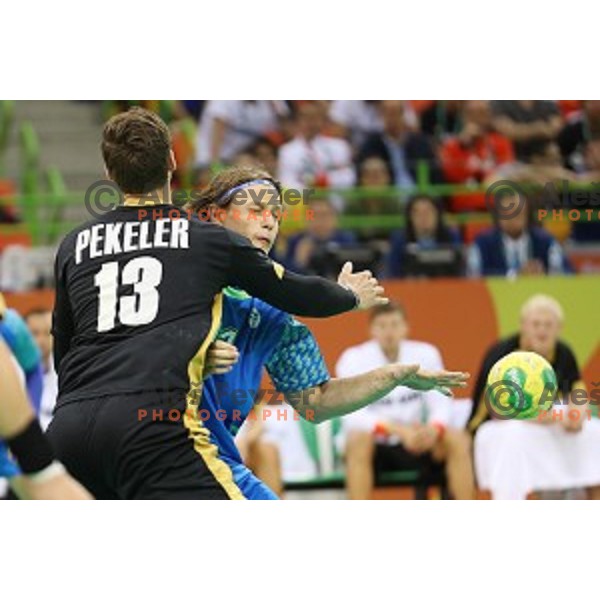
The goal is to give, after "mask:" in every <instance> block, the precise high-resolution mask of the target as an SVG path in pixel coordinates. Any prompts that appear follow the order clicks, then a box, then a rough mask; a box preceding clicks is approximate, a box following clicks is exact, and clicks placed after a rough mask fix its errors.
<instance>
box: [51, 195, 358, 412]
mask: <svg viewBox="0 0 600 600" xmlns="http://www.w3.org/2000/svg"><path fill="white" fill-rule="evenodd" d="M55 270H56V273H55V275H56V303H55V310H54V322H53V333H54V337H55V347H54V353H55V364H56V367H57V369H58V375H59V389H60V394H59V398H58V405H59V406H60V405H61V404H65V403H66V402H69V401H71V400H78V399H84V398H94V397H99V396H105V395H120V394H127V393H136V392H161V391H169V390H182V389H189V387H190V382H191V380H192V377H191V375H190V369H191V368H195V369H196V371H198V370H199V369H201V368H202V366H203V360H204V354H205V352H206V349H207V346H208V344H209V342H210V341H212V337H213V335H214V334H215V333H216V330H217V329H218V326H219V322H220V304H221V294H220V292H221V290H222V288H223V287H225V286H228V285H232V286H237V287H240V288H242V289H244V290H246V291H247V292H248V293H249V294H251V295H253V296H257V297H258V298H261V299H263V300H265V301H266V302H268V303H270V304H272V305H273V306H275V307H277V308H280V309H282V310H285V311H287V312H290V313H295V314H298V315H304V316H312V317H322V316H329V315H333V314H338V313H341V312H344V311H347V310H351V309H352V308H354V307H355V305H356V297H355V295H354V294H353V293H352V292H351V291H349V290H346V289H344V288H343V287H342V286H340V285H338V284H336V283H333V282H329V281H326V280H324V279H321V278H318V277H301V276H299V275H295V274H293V273H289V272H287V271H285V270H284V269H283V267H281V265H278V264H277V263H275V262H273V261H271V260H270V259H269V258H268V257H267V256H266V255H265V254H264V253H263V252H262V251H260V250H258V249H257V248H254V247H253V246H252V245H251V244H250V243H249V242H248V241H247V240H246V239H245V238H243V237H242V236H240V235H238V234H236V233H233V232H231V231H228V230H227V229H225V228H224V227H221V226H219V225H215V224H211V223H206V222H203V221H201V220H199V219H198V218H197V217H193V216H192V217H190V216H189V215H188V214H186V213H185V212H184V211H182V210H180V209H177V208H174V207H172V206H170V205H161V206H156V207H153V208H152V209H146V210H143V211H141V210H139V209H137V208H133V207H119V208H117V209H116V210H114V211H112V212H110V213H107V214H106V215H104V216H102V217H101V218H99V219H98V220H95V221H93V222H89V223H86V224H84V225H82V226H80V227H78V228H77V229H75V230H74V231H72V232H71V233H70V234H68V235H67V236H66V237H65V239H64V240H63V242H62V244H61V246H60V248H59V250H58V254H57V257H56V265H55ZM196 375H197V373H196Z"/></svg>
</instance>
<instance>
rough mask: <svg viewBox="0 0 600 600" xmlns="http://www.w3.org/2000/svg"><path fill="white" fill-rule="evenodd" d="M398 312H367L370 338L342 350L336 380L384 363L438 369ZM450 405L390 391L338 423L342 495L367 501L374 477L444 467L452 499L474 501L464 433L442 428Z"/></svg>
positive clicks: (434, 397) (434, 396) (432, 395)
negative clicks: (342, 440)
mask: <svg viewBox="0 0 600 600" xmlns="http://www.w3.org/2000/svg"><path fill="white" fill-rule="evenodd" d="M407 334H408V324H407V322H406V318H405V314H404V310H403V309H402V307H401V306H399V305H398V304H394V303H390V304H388V305H387V306H382V307H378V308H377V309H376V310H373V311H372V313H371V336H372V339H371V340H370V341H368V342H365V343H364V344H360V345H359V346H354V347H351V348H348V349H347V350H346V351H345V352H344V353H343V354H342V356H341V357H340V359H339V361H338V363H337V367H336V372H337V373H336V374H337V376H338V377H351V376H353V375H358V374H361V373H364V372H367V371H370V370H372V369H375V368H378V367H381V366H383V365H386V364H388V363H394V362H402V363H406V362H407V363H418V364H421V365H423V367H424V368H427V369H436V370H437V369H441V368H443V367H442V358H441V356H440V353H439V351H438V349H437V348H436V347H435V346H432V345H431V344H427V343H425V342H417V341H413V340H408V339H407ZM451 402H452V401H451V400H450V399H448V398H446V397H445V396H443V395H442V394H440V393H438V392H434V391H430V392H419V391H415V390H411V389H409V388H406V387H402V386H400V387H397V388H395V389H394V390H393V391H392V392H390V393H389V394H388V395H387V396H385V397H384V398H381V399H380V400H378V401H377V402H374V403H373V404H371V405H369V406H367V407H365V408H363V409H361V410H359V411H357V412H355V413H352V414H350V415H347V416H346V417H344V419H343V429H344V433H345V436H346V444H345V454H346V467H347V487H348V496H349V498H351V499H356V500H358V499H367V498H370V497H371V493H372V490H373V485H374V479H375V476H376V475H378V474H379V473H380V472H382V471H394V470H406V469H410V470H415V469H416V470H419V471H421V472H422V473H423V472H427V473H428V472H430V471H432V470H434V469H435V466H436V464H440V463H445V467H446V476H447V479H448V486H449V489H450V493H451V494H452V496H453V497H454V498H456V499H471V498H474V496H475V483H474V477H473V466H472V460H471V440H470V436H469V435H468V433H467V432H466V431H464V430H458V429H452V428H450V427H448V423H449V420H450V414H451V408H452V404H451Z"/></svg>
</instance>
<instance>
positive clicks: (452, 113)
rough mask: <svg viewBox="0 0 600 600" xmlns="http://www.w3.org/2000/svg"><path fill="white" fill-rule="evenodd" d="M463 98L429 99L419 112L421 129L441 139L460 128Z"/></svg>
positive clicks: (454, 133) (453, 133)
mask: <svg viewBox="0 0 600 600" xmlns="http://www.w3.org/2000/svg"><path fill="white" fill-rule="evenodd" d="M463 103H464V101H463V100H431V101H429V102H428V103H427V105H426V106H424V107H423V110H422V112H421V116H420V120H421V131H422V132H423V133H424V134H426V135H429V136H431V137H432V138H435V139H437V140H443V139H444V138H445V137H446V136H448V135H456V133H457V132H458V131H459V130H460V128H461V121H462V109H463Z"/></svg>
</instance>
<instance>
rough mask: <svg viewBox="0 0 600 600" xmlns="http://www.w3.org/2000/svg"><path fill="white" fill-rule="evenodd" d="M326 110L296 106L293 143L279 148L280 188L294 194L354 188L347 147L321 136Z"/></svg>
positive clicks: (313, 105) (318, 106)
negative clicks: (303, 190) (282, 187)
mask: <svg viewBox="0 0 600 600" xmlns="http://www.w3.org/2000/svg"><path fill="white" fill-rule="evenodd" d="M326 110H327V107H326V106H325V105H323V104H322V103H321V102H316V101H310V102H303V103H301V104H300V105H299V106H298V108H297V114H296V117H295V126H296V134H295V136H294V139H293V140H291V141H290V142H287V143H286V144H283V146H281V147H280V148H279V166H278V178H279V179H280V180H281V182H282V183H283V185H285V186H287V187H289V188H293V189H297V190H301V189H304V188H307V187H332V188H347V187H351V186H353V185H354V181H355V179H356V176H355V173H354V168H353V164H352V148H351V147H350V144H349V143H348V142H347V141H346V140H342V139H338V138H334V137H329V136H326V135H323V133H322V132H323V128H324V127H325V124H326V120H327V115H326Z"/></svg>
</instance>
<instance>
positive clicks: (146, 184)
mask: <svg viewBox="0 0 600 600" xmlns="http://www.w3.org/2000/svg"><path fill="white" fill-rule="evenodd" d="M102 154H103V158H104V162H105V166H106V171H107V174H108V177H109V178H110V179H111V180H112V181H113V182H114V183H115V184H116V185H117V186H118V187H119V189H120V190H121V192H122V193H123V197H124V202H123V203H122V204H121V205H120V206H118V207H117V208H115V209H114V210H111V211H110V212H107V213H105V214H104V215H102V216H101V217H99V218H97V219H95V220H93V221H91V222H88V223H85V224H84V225H81V226H79V227H77V228H76V229H75V230H74V231H72V232H71V233H69V234H68V235H67V236H66V237H65V239H64V240H63V242H62V243H61V245H60V248H59V250H58V253H57V257H56V264H55V277H56V300H55V309H54V315H53V334H54V338H55V342H54V360H55V365H56V368H57V369H58V376H59V397H58V400H57V408H56V413H55V416H54V419H53V422H52V424H51V426H50V428H49V431H48V435H49V438H50V440H51V442H52V444H53V446H54V449H55V451H56V454H57V456H58V458H59V459H60V460H61V462H62V463H63V464H64V465H65V466H66V467H67V469H68V470H69V471H70V472H71V474H72V475H73V476H74V477H75V478H77V479H78V480H79V481H80V482H81V483H82V484H83V485H84V486H86V487H87V488H88V489H89V490H90V491H91V492H92V494H93V495H94V496H96V497H97V498H139V499H142V498H173V499H176V498H188V499H210V498H215V499H219V498H223V499H225V498H227V497H228V495H227V494H226V493H225V490H223V488H222V487H221V485H220V484H219V479H220V478H219V473H215V472H214V468H213V466H212V465H211V452H212V448H211V447H210V442H209V440H208V439H207V431H206V429H205V428H204V426H203V424H202V422H201V420H200V419H199V414H198V406H199V403H200V400H201V393H202V385H201V381H202V373H203V369H204V360H205V355H206V351H207V348H208V345H209V344H210V343H211V341H212V340H213V338H214V336H215V334H216V332H217V330H218V327H219V323H220V314H221V304H222V296H221V290H222V289H223V288H224V287H226V286H229V285H232V286H238V287H240V288H242V289H244V290H246V291H247V292H248V293H249V294H252V295H253V296H256V297H258V298H260V299H263V300H265V301H266V302H268V303H269V304H271V305H273V306H275V307H277V308H280V309H281V310H285V311H287V312H290V313H293V314H296V315H301V316H310V317H327V316H331V315H335V314H339V313H342V312H345V311H349V310H352V309H354V308H363V309H367V308H370V307H372V306H374V305H377V304H382V303H385V302H387V300H386V299H385V298H384V297H383V296H382V294H383V289H382V288H381V287H380V286H379V284H378V282H377V281H376V280H375V279H374V278H373V277H372V276H371V274H370V273H368V272H366V273H358V274H356V275H354V277H353V278H351V280H350V282H349V283H348V287H342V286H340V285H338V284H337V283H333V282H330V281H327V280H325V279H322V278H318V277H302V276H299V275H296V274H293V273H290V272H288V271H286V270H285V269H284V268H283V267H282V266H281V265H279V264H277V263H275V262H273V261H271V260H270V259H269V258H268V257H267V256H266V255H265V254H264V253H263V252H262V251H260V250H259V249H257V248H254V247H253V246H252V245H251V244H250V243H249V242H248V241H247V240H246V239H245V238H243V237H242V236H239V235H237V234H235V233H234V232H232V231H229V230H227V229H225V228H224V227H221V226H219V225H216V224H213V223H210V222H208V220H203V219H201V218H199V217H198V216H197V215H191V214H189V213H187V212H186V211H184V210H182V209H180V208H178V207H176V206H174V205H173V204H172V202H171V192H170V179H171V174H172V172H173V170H174V169H175V160H174V156H173V152H172V150H171V139H170V134H169V130H168V128H167V126H166V125H165V124H164V122H163V121H162V120H161V119H160V118H159V117H158V116H156V115H155V114H154V113H151V112H149V111H146V110H143V109H139V108H134V109H131V110H130V111H128V112H126V113H121V114H119V115H117V116H115V117H113V118H112V119H111V120H110V121H108V122H107V123H106V125H105V127H104V131H103V140H102Z"/></svg>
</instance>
